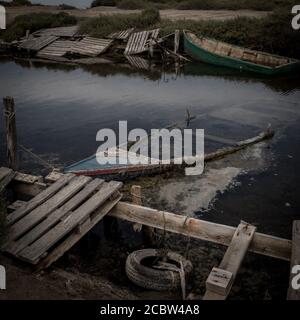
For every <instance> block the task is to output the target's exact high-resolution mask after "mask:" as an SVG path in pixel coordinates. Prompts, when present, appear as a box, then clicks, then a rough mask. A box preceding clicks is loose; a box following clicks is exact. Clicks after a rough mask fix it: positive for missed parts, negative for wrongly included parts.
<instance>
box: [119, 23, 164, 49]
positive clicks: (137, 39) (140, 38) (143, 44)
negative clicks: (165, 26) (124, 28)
mask: <svg viewBox="0 0 300 320" xmlns="http://www.w3.org/2000/svg"><path fill="white" fill-rule="evenodd" d="M159 30H160V29H154V30H151V31H142V32H136V33H133V34H131V36H130V37H129V40H128V42H127V46H126V49H125V52H124V54H125V55H131V54H138V53H142V52H145V51H147V50H148V49H149V47H150V44H151V41H153V39H154V40H156V39H157V37H158V34H159Z"/></svg>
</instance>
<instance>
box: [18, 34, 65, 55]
mask: <svg viewBox="0 0 300 320" xmlns="http://www.w3.org/2000/svg"><path fill="white" fill-rule="evenodd" d="M57 39H59V37H56V36H52V35H45V36H41V37H39V38H31V39H29V40H27V41H24V42H23V43H22V44H21V45H20V48H22V49H27V50H32V51H39V50H41V49H43V48H44V47H46V46H48V45H50V44H51V43H52V42H54V41H56V40H57Z"/></svg>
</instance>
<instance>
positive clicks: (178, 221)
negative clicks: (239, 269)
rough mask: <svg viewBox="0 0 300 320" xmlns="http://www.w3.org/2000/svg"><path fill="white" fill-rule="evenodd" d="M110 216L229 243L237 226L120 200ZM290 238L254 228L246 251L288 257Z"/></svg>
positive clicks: (281, 257) (197, 237)
mask: <svg viewBox="0 0 300 320" xmlns="http://www.w3.org/2000/svg"><path fill="white" fill-rule="evenodd" d="M109 215H110V216H112V217H115V218H120V219H123V220H127V221H131V222H134V223H141V224H143V225H147V226H150V227H154V228H157V229H161V230H166V231H169V232H174V233H177V234H182V235H186V236H189V237H193V238H196V239H201V240H205V241H210V242H214V243H218V244H221V245H226V246H228V245H229V244H230V242H231V240H232V237H233V235H234V233H235V231H236V228H234V227H231V226H226V225H222V224H217V223H213V222H209V221H204V220H200V219H194V218H188V217H186V216H182V215H178V214H174V213H170V212H166V211H159V210H155V209H152V208H147V207H141V206H137V205H134V204H131V203H126V202H122V201H120V202H119V203H118V204H117V205H116V207H115V208H114V209H113V210H112V211H111V213H110V214H109ZM291 247H292V242H291V241H290V240H287V239H283V238H278V237H274V236H270V235H267V234H263V233H258V232H255V234H254V238H253V240H252V243H251V245H250V247H249V251H251V252H255V253H258V254H262V255H265V256H269V257H273V258H277V259H281V260H285V261H290V258H291Z"/></svg>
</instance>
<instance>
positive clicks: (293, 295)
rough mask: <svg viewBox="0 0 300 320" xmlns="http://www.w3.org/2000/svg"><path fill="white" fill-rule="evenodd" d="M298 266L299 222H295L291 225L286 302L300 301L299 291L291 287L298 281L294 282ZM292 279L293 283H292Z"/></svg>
mask: <svg viewBox="0 0 300 320" xmlns="http://www.w3.org/2000/svg"><path fill="white" fill-rule="evenodd" d="M299 265H300V220H296V221H294V223H293V240H292V255H291V275H290V285H289V290H288V296H287V299H288V300H300V289H296V288H295V287H293V282H295V283H296V284H298V282H299V280H298V281H295V280H296V279H297V278H299V277H298V276H297V274H299V267H297V266H299ZM293 279H294V281H293ZM294 285H295V284H294Z"/></svg>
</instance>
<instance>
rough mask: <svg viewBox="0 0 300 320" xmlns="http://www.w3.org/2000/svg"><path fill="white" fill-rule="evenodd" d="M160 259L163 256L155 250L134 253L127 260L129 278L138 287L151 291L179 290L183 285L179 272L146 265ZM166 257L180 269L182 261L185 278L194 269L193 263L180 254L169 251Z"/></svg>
mask: <svg viewBox="0 0 300 320" xmlns="http://www.w3.org/2000/svg"><path fill="white" fill-rule="evenodd" d="M158 257H161V254H160V252H159V251H158V250H155V249H144V250H138V251H134V252H133V253H131V254H130V255H129V256H128V258H127V260H126V274H127V277H128V278H129V279H130V280H131V281H132V282H133V283H135V284H136V285H138V286H140V287H143V288H146V289H150V290H157V291H167V290H174V289H177V288H179V287H180V285H181V279H180V274H179V272H176V271H171V270H161V269H155V268H152V267H151V266H146V265H145V263H144V262H145V261H147V260H148V261H149V259H150V260H151V259H152V260H155V259H157V258H158ZM166 257H167V259H168V260H169V261H170V262H172V263H174V264H176V266H178V267H179V268H180V262H181V261H182V264H183V268H184V271H185V277H187V276H188V274H189V273H190V272H191V271H192V269H193V267H192V264H191V262H190V261H188V260H186V259H185V258H184V257H182V256H181V255H180V254H177V253H175V252H171V251H169V252H167V253H166Z"/></svg>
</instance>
